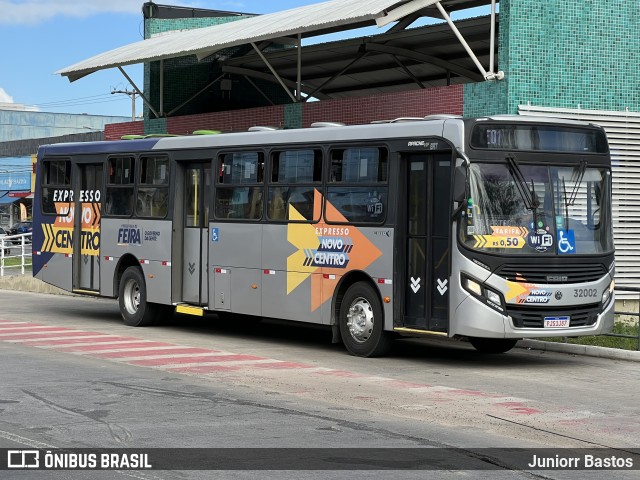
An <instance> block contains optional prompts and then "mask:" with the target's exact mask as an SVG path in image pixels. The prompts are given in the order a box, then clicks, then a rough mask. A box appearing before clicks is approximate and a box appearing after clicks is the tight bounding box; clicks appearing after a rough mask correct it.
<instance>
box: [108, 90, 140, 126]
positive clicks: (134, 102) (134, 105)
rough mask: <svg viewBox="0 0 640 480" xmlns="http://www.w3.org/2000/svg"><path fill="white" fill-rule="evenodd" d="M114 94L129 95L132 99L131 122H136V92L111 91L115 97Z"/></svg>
mask: <svg viewBox="0 0 640 480" xmlns="http://www.w3.org/2000/svg"><path fill="white" fill-rule="evenodd" d="M114 93H124V94H125V95H129V96H130V97H131V121H132V122H135V121H136V95H137V94H136V91H135V90H133V91H129V90H112V91H111V95H113V94H114Z"/></svg>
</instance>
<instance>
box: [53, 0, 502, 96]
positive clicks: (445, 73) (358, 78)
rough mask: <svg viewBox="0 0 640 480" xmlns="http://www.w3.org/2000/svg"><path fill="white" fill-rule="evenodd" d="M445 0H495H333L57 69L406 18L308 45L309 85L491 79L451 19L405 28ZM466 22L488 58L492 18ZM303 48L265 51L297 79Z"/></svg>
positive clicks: (260, 72)
mask: <svg viewBox="0 0 640 480" xmlns="http://www.w3.org/2000/svg"><path fill="white" fill-rule="evenodd" d="M438 3H439V4H440V5H441V6H442V7H443V8H444V9H445V10H446V11H447V12H451V11H454V10H463V9H467V8H471V7H477V6H482V5H487V4H489V3H491V0H440V1H438V0H331V1H328V2H323V3H318V4H313V5H307V6H303V7H298V8H294V9H290V10H286V11H282V12H276V13H271V14H266V15H260V16H256V17H251V18H246V19H242V20H238V21H234V22H229V23H225V24H222V25H215V26H211V27H204V28H199V29H194V30H189V31H180V32H173V33H167V34H163V35H160V36H156V37H153V38H150V39H146V40H142V41H139V42H136V43H132V44H129V45H125V46H122V47H119V48H116V49H114V50H111V51H108V52H105V53H102V54H99V55H96V56H94V57H91V58H89V59H87V60H84V61H82V62H79V63H76V64H75V65H71V66H69V67H67V68H64V69H62V70H59V71H57V72H56V73H57V74H60V75H62V76H66V77H68V78H69V80H70V81H75V80H77V79H79V78H82V77H84V76H86V75H89V74H91V73H93V72H96V71H99V70H104V69H109V68H115V67H123V66H125V65H132V64H138V63H147V62H153V61H158V60H163V59H169V58H176V57H184V56H188V55H196V56H197V58H198V59H199V60H202V59H205V58H207V57H209V56H211V55H213V54H215V53H216V52H219V51H220V50H222V49H225V48H229V47H234V46H239V45H247V44H254V43H256V42H273V43H277V44H295V42H294V41H292V40H296V38H297V36H298V35H300V37H301V38H308V37H312V36H317V35H323V34H327V33H333V32H337V31H344V30H348V29H353V28H358V27H363V26H371V25H376V24H377V25H379V26H384V25H387V24H391V23H394V22H396V21H398V24H397V25H396V26H394V27H393V28H391V29H390V30H389V32H387V33H385V34H381V35H374V36H372V37H363V38H355V39H350V40H342V41H338V42H331V43H325V44H318V45H311V46H305V47H304V48H302V49H301V54H302V58H303V64H302V68H301V75H302V78H303V82H304V85H305V89H304V93H305V94H307V95H309V94H311V93H314V95H313V96H314V97H316V98H320V99H322V98H338V97H341V96H353V95H365V94H372V93H382V92H392V91H397V90H406V89H407V85H408V84H411V85H413V86H414V88H424V87H427V86H435V85H444V84H451V83H467V82H470V81H481V80H483V76H482V75H481V74H480V72H479V71H478V69H477V68H476V67H475V65H474V63H473V61H472V60H471V59H470V58H469V57H468V55H467V53H466V51H465V49H464V48H463V46H462V45H461V44H460V42H459V40H458V39H457V38H456V36H455V35H454V32H453V31H452V30H451V29H450V28H449V26H448V25H447V24H446V23H444V24H440V25H435V26H429V27H422V28H416V29H410V30H403V28H405V27H406V26H408V25H410V24H411V23H413V21H415V20H416V19H418V18H419V17H421V16H429V17H435V18H442V16H441V13H440V10H439V8H438V5H437V4H438ZM457 24H458V23H457ZM460 25H461V26H460V27H459V29H460V32H461V33H462V34H463V36H464V37H465V40H466V41H467V43H468V44H469V46H470V47H471V48H472V49H473V50H475V49H478V50H480V52H479V53H478V59H479V60H480V61H481V62H482V63H483V64H486V62H484V61H483V57H484V59H485V60H486V58H488V55H489V53H488V52H489V40H490V36H489V29H490V20H489V18H488V17H479V18H476V19H471V20H465V21H462V22H460ZM254 48H255V47H254ZM297 52H298V49H296V48H288V49H287V48H285V49H280V50H276V51H270V52H267V51H265V53H264V56H265V57H266V58H267V61H268V63H270V64H271V66H272V68H273V69H275V70H276V71H277V72H278V75H280V76H281V77H282V79H283V80H284V81H285V83H288V84H289V83H294V81H295V78H296V75H297V70H298V69H297V64H296V58H297V55H298V53H297ZM350 61H353V62H354V63H353V64H352V65H349V67H348V68H347V69H345V62H346V63H349V62H350ZM221 63H222V64H223V71H225V72H228V73H237V74H244V75H247V76H250V77H251V76H253V77H256V78H262V77H263V76H264V77H266V76H269V75H270V74H269V70H270V69H267V65H265V63H264V59H262V58H261V57H260V54H258V53H257V52H256V53H253V54H250V55H245V56H243V57H239V58H231V59H228V60H225V61H224V62H221ZM346 70H348V71H346ZM343 71H345V72H346V73H345V74H343ZM338 77H339V78H338ZM272 78H273V77H272ZM407 79H408V80H407ZM327 82H328V83H327ZM324 84H327V85H326V88H324V86H325V85H324ZM329 84H330V85H329ZM329 86H330V88H329Z"/></svg>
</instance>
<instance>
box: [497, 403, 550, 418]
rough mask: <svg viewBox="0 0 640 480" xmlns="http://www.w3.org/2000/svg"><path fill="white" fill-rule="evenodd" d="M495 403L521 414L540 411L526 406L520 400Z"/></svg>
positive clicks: (532, 413) (531, 413)
mask: <svg viewBox="0 0 640 480" xmlns="http://www.w3.org/2000/svg"><path fill="white" fill-rule="evenodd" d="M495 405H497V406H499V407H506V408H507V409H508V410H511V411H512V412H513V413H519V414H521V415H535V414H536V413H542V412H541V411H540V410H537V409H535V408H531V407H527V406H526V405H525V404H524V403H521V402H502V403H496V404H495Z"/></svg>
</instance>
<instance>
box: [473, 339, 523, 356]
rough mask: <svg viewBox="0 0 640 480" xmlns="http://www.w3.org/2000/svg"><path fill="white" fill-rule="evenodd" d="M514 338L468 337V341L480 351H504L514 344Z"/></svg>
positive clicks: (516, 340)
mask: <svg viewBox="0 0 640 480" xmlns="http://www.w3.org/2000/svg"><path fill="white" fill-rule="evenodd" d="M517 342H518V339H514V338H480V337H469V343H471V345H473V347H474V348H475V349H476V350H477V351H478V352H480V353H505V352H508V351H509V350H511V349H512V348H513V347H515V346H516V343H517Z"/></svg>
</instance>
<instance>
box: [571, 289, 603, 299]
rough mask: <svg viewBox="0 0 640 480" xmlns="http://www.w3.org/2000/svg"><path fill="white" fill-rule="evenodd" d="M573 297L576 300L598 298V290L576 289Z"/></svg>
mask: <svg viewBox="0 0 640 480" xmlns="http://www.w3.org/2000/svg"><path fill="white" fill-rule="evenodd" d="M573 296H574V297H575V298H592V297H593V298H596V297H597V296H598V290H597V289H595V288H574V289H573Z"/></svg>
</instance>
